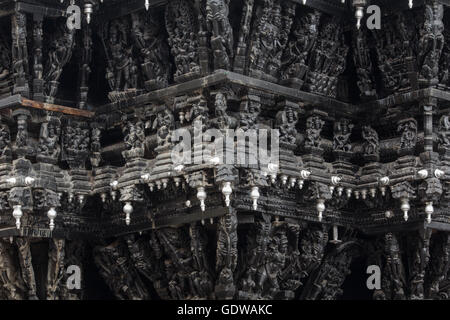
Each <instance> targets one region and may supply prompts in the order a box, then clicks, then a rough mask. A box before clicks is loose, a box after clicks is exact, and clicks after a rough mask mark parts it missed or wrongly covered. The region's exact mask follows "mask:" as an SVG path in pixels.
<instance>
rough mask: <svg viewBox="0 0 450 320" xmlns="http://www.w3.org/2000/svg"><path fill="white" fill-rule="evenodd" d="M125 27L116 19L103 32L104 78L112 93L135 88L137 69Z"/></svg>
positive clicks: (122, 22)
mask: <svg viewBox="0 0 450 320" xmlns="http://www.w3.org/2000/svg"><path fill="white" fill-rule="evenodd" d="M127 27H128V25H127V22H126V20H124V19H117V20H114V21H113V22H111V23H110V24H109V28H106V30H104V31H103V41H104V45H105V48H106V51H107V54H108V57H107V58H108V68H107V74H106V77H107V80H108V82H109V84H110V87H111V89H112V90H113V91H124V90H127V89H132V88H136V87H137V68H136V66H135V64H134V61H133V58H132V46H131V45H130V44H129V43H128V33H127ZM106 31H108V34H107V35H106Z"/></svg>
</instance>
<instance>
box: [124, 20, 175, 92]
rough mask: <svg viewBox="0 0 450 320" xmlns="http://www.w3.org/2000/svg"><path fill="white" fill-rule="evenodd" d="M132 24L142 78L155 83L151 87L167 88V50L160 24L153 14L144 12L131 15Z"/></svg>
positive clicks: (168, 67)
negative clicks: (138, 51) (138, 52)
mask: <svg viewBox="0 0 450 320" xmlns="http://www.w3.org/2000/svg"><path fill="white" fill-rule="evenodd" d="M132 24H133V25H132V31H133V35H134V40H135V43H136V46H137V48H138V49H139V50H140V58H141V65H142V72H143V75H144V78H145V79H146V80H147V81H153V82H155V84H154V85H153V87H155V86H156V87H158V88H164V87H167V85H168V81H169V79H168V77H169V70H170V63H169V61H168V58H169V48H168V46H167V43H166V41H165V40H164V35H163V33H162V32H161V24H160V22H159V21H158V20H157V18H156V17H155V15H154V14H148V13H147V12H145V13H133V14H132ZM151 86H152V85H151Z"/></svg>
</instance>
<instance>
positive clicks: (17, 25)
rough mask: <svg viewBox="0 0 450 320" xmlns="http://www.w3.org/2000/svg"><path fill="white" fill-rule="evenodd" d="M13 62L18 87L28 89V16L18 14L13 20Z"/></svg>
mask: <svg viewBox="0 0 450 320" xmlns="http://www.w3.org/2000/svg"><path fill="white" fill-rule="evenodd" d="M12 21H13V22H12V43H13V45H12V62H13V69H14V74H15V78H16V80H15V83H16V86H17V87H26V86H27V84H26V80H27V79H26V78H27V74H28V48H27V39H26V34H27V16H26V14H25V13H20V12H18V13H16V14H14V15H13V20H12Z"/></svg>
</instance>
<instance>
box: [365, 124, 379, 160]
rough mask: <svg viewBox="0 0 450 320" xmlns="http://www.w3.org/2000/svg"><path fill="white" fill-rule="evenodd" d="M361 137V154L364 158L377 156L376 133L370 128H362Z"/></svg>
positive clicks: (377, 143) (377, 142)
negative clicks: (362, 141) (362, 142)
mask: <svg viewBox="0 0 450 320" xmlns="http://www.w3.org/2000/svg"><path fill="white" fill-rule="evenodd" d="M362 137H363V139H364V144H363V152H364V155H366V156H372V155H375V156H378V154H379V152H380V140H379V138H378V133H377V132H376V131H375V130H374V129H372V128H371V127H370V126H364V127H363V130H362Z"/></svg>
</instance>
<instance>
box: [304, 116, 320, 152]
mask: <svg viewBox="0 0 450 320" xmlns="http://www.w3.org/2000/svg"><path fill="white" fill-rule="evenodd" d="M324 124H325V121H323V120H322V119H321V118H320V117H319V116H310V117H308V119H307V120H306V141H305V147H313V148H319V147H320V142H321V141H322V138H321V136H320V134H321V132H322V128H323V125H324Z"/></svg>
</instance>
